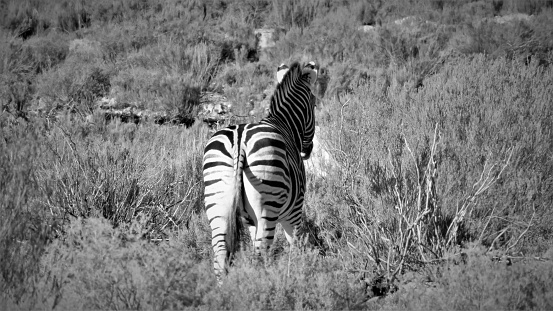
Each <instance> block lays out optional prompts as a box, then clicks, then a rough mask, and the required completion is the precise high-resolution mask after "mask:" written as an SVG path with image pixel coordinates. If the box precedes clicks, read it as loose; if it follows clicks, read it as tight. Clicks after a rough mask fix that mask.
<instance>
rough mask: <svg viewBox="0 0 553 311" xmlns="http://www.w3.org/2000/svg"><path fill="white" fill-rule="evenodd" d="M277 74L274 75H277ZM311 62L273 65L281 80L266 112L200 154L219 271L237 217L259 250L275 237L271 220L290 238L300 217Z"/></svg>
mask: <svg viewBox="0 0 553 311" xmlns="http://www.w3.org/2000/svg"><path fill="white" fill-rule="evenodd" d="M279 74H280V76H279ZM316 78H317V71H316V69H315V64H314V63H313V62H310V63H308V64H307V65H305V66H304V67H301V66H300V64H299V63H294V64H292V65H291V66H290V68H287V70H286V68H285V69H283V68H282V65H281V67H279V70H278V71H277V79H278V80H279V81H278V82H279V83H278V85H277V87H276V90H275V92H274V94H273V96H272V98H271V105H270V108H269V114H268V116H267V117H266V118H265V119H263V120H261V121H260V122H259V123H253V124H241V125H234V126H230V127H227V128H225V129H222V130H220V131H218V132H217V133H215V134H214V135H213V137H212V138H211V139H210V140H209V141H208V143H207V145H206V147H205V153H204V166H203V171H204V184H205V206H206V214H207V217H208V219H209V223H210V226H211V228H212V246H213V251H214V267H215V272H216V274H217V275H218V276H220V275H221V273H222V272H223V271H224V270H225V269H226V267H227V266H228V263H229V259H230V257H231V256H232V254H233V253H234V252H235V251H236V250H237V248H238V244H239V243H238V242H239V241H238V240H239V230H240V228H239V227H240V226H241V225H242V222H245V223H246V224H247V225H249V229H250V234H251V237H252V241H253V244H254V247H255V249H256V251H257V252H262V251H264V250H266V249H267V248H268V247H269V246H270V245H271V244H272V242H273V239H274V234H275V228H276V224H277V223H280V224H281V225H282V227H283V228H284V231H285V234H286V238H287V239H288V241H289V242H290V243H292V241H293V240H294V230H295V229H296V228H297V227H298V226H299V225H300V223H301V216H302V207H303V200H304V192H305V168H304V165H303V162H302V158H308V157H309V153H310V152H311V149H312V147H313V136H314V134H315V119H314V106H313V104H312V103H313V101H311V96H313V95H312V91H311V90H312V86H313V84H314V83H315V80H316Z"/></svg>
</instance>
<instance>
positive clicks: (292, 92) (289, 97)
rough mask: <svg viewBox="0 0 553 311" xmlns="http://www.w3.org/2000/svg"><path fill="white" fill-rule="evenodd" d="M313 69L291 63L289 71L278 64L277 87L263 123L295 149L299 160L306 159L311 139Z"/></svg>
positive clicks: (313, 112) (313, 110) (311, 64)
mask: <svg viewBox="0 0 553 311" xmlns="http://www.w3.org/2000/svg"><path fill="white" fill-rule="evenodd" d="M316 80H317V66H316V64H315V62H309V63H307V64H305V65H304V66H302V65H300V64H299V63H298V62H294V63H293V64H292V65H291V66H290V67H288V66H286V65H285V64H281V65H280V66H279V67H278V69H277V82H278V84H277V87H276V89H275V92H274V94H273V96H272V97H271V105H270V108H269V115H268V116H267V118H265V120H266V122H268V123H271V124H274V125H275V126H277V127H278V128H279V129H280V130H281V131H282V132H283V133H285V135H286V136H288V137H290V138H291V139H292V140H293V141H294V142H295V143H296V146H298V149H299V151H300V152H301V157H302V158H308V157H309V154H310V153H311V150H312V149H313V137H314V135H315V101H314V100H313V97H314V95H313V91H312V90H313V85H314V84H315V82H316Z"/></svg>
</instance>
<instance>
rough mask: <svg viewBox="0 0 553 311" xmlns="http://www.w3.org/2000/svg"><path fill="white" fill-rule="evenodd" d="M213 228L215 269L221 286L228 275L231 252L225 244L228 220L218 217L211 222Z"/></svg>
mask: <svg viewBox="0 0 553 311" xmlns="http://www.w3.org/2000/svg"><path fill="white" fill-rule="evenodd" d="M210 224H211V228H212V233H211V234H212V236H211V246H212V247H213V268H214V270H215V276H216V277H217V282H218V283H219V285H221V284H222V277H223V275H225V274H226V273H227V266H228V256H229V252H228V250H227V246H226V243H225V238H226V234H227V232H228V230H227V222H226V219H224V218H222V217H216V218H214V219H212V220H211V222H210Z"/></svg>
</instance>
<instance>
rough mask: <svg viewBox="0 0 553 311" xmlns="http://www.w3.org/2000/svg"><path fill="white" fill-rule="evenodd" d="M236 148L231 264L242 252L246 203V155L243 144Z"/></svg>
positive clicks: (228, 241)
mask: <svg viewBox="0 0 553 311" xmlns="http://www.w3.org/2000/svg"><path fill="white" fill-rule="evenodd" d="M235 146H237V147H236V148H237V150H236V156H235V157H234V174H235V175H234V189H233V191H232V196H233V197H232V206H231V210H230V215H229V217H228V233H227V239H226V244H227V245H226V247H227V255H228V263H229V264H230V262H231V261H232V258H233V257H234V254H235V253H236V252H238V251H239V250H240V242H241V240H242V234H243V230H244V225H243V223H242V215H241V210H242V205H243V203H244V202H243V197H242V191H243V186H244V181H243V179H242V178H243V177H242V176H243V173H244V159H245V156H246V154H245V149H244V148H243V147H244V146H243V145H242V143H240V142H237V143H235Z"/></svg>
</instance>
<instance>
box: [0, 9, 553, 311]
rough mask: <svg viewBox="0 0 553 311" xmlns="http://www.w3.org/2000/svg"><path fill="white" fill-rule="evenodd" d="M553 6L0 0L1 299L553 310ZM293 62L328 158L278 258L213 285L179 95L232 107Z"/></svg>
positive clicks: (255, 262) (29, 305)
mask: <svg viewBox="0 0 553 311" xmlns="http://www.w3.org/2000/svg"><path fill="white" fill-rule="evenodd" d="M552 7H553V2H552V1H548V0H531V1H529V0H493V1H492V0H482V1H470V0H461V1H437V0H421V1H408V0H394V1H377V0H374V1H369V0H365V1H363V0H351V1H328V0H309V1H308V0H302V1H292V0H289V1H259V0H228V1H193V0H189V1H188V0H184V1H181V0H170V1H165V0H117V1H111V0H110V1H95V2H94V1H80V0H46V1H44V0H42V1H38V0H36V1H35V0H27V1H14V0H3V1H0V12H1V13H0V21H1V22H0V103H1V106H2V110H1V112H0V272H1V273H0V288H1V294H0V309H9V310H12V309H38V308H39V309H42V308H54V309H55V308H58V309H183V308H198V309H202V308H203V309H206V308H208V309H385V310H386V309H425V310H426V309H494V310H495V309H538V310H544V309H553V299H552V297H553V292H552V289H551V288H553V287H552V286H551V285H552V284H553V274H552V271H553V229H552V228H551V223H552V221H553V211H552V210H551V208H550V206H551V205H552V203H553V196H552V193H553V158H552V157H551V154H552V153H553V131H552V126H553V125H552V124H553V106H552V105H551V103H552V102H553V87H552V85H553V67H552V66H551V64H552V62H553V52H552V49H553V36H552V35H551V34H552V33H553V11H552ZM523 14H526V15H523ZM363 25H374V26H376V27H375V28H374V29H372V30H369V31H364V30H361V29H360V28H359V27H361V26H363ZM261 27H267V28H274V29H275V38H276V46H275V47H274V48H269V49H266V50H263V51H258V50H257V46H256V44H257V43H256V38H255V36H254V29H257V28H261ZM291 60H300V61H307V60H315V61H316V62H317V63H319V64H320V65H321V68H322V70H321V72H322V71H323V70H324V71H325V72H326V75H325V77H326V79H327V80H328V85H326V84H325V85H322V84H321V85H319V93H318V95H319V97H321V98H320V101H319V102H320V105H319V107H318V110H317V122H318V124H319V126H320V128H321V136H320V137H321V138H322V139H324V140H325V142H326V143H327V145H328V146H332V147H331V148H329V149H328V151H329V152H330V154H331V155H332V157H333V159H335V160H336V164H335V165H328V167H327V169H326V175H324V176H322V175H318V174H311V173H310V174H309V175H308V192H307V198H306V206H305V213H304V214H305V215H304V218H305V226H304V227H305V228H304V230H303V231H304V232H303V233H304V235H303V238H302V239H301V240H300V241H299V242H298V247H296V248H293V249H289V248H288V246H287V242H286V241H285V239H284V237H283V234H282V233H279V234H277V239H276V241H275V245H274V247H273V255H272V256H270V257H268V258H262V259H259V258H255V257H252V256H251V255H250V253H249V252H248V251H247V250H246V251H244V252H241V253H240V255H239V257H238V258H236V260H235V263H234V266H233V267H232V268H231V269H230V272H229V274H228V276H227V277H226V279H225V281H224V283H223V285H222V286H220V287H219V286H217V282H216V280H215V277H214V275H213V271H212V264H211V246H210V243H211V241H210V239H211V231H210V228H209V225H208V223H207V219H206V218H205V216H204V214H203V208H204V207H203V197H202V195H203V185H202V173H201V171H202V167H201V165H202V164H201V161H202V160H201V159H202V156H203V147H204V144H205V142H206V141H207V139H208V138H209V135H210V133H211V130H210V129H209V128H208V127H207V126H205V125H203V124H201V122H194V119H195V117H196V114H197V110H198V109H199V104H200V95H201V94H202V92H206V91H211V92H219V93H223V94H224V95H225V96H226V97H227V98H228V100H229V101H230V102H231V103H232V104H233V110H234V111H235V112H236V114H239V115H240V114H245V113H244V111H247V109H248V108H247V104H248V102H249V101H250V99H254V100H255V101H260V100H261V99H262V98H261V97H260V96H261V94H263V92H264V91H265V90H267V89H270V87H271V86H272V85H274V80H275V77H274V69H275V68H276V67H277V66H278V64H280V63H282V62H290V61H291ZM102 98H108V99H115V102H116V103H117V105H118V107H121V108H125V107H130V108H132V109H136V110H140V111H151V112H155V113H160V114H167V115H171V116H174V117H175V118H180V119H182V120H186V122H182V123H184V124H187V125H188V127H184V126H175V125H163V126H160V125H157V124H155V122H153V121H152V120H146V121H145V122H141V123H139V124H134V123H123V122H121V121H120V120H106V119H105V117H104V116H103V115H102V114H100V113H99V112H98V111H97V107H98V102H99V100H100V99H102ZM235 121H236V120H229V121H228V122H235ZM192 123H193V124H192ZM277 230H279V231H282V230H281V228H280V227H278V228H277Z"/></svg>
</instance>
